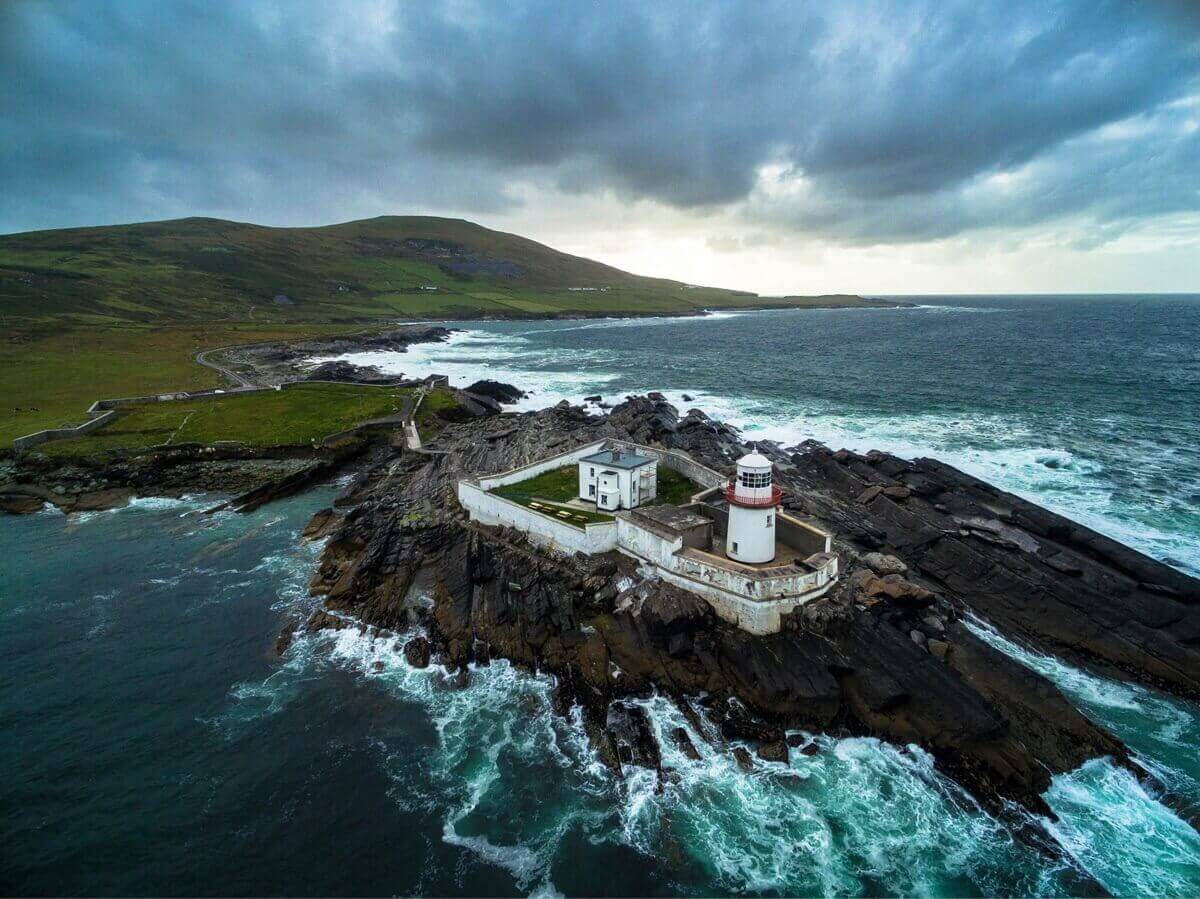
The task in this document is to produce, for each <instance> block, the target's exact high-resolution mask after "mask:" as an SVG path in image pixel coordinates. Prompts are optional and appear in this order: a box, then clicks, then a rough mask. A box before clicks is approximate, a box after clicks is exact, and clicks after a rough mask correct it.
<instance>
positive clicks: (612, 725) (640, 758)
mask: <svg viewBox="0 0 1200 899" xmlns="http://www.w3.org/2000/svg"><path fill="white" fill-rule="evenodd" d="M606 729H607V731H608V733H609V735H610V736H611V737H612V739H613V742H614V743H615V745H616V747H617V756H618V758H620V760H621V763H622V764H624V765H637V766H639V767H641V768H650V769H652V770H655V771H659V770H661V769H662V756H661V753H660V752H659V748H658V741H657V740H656V739H655V738H654V729H653V728H652V727H651V726H650V719H649V718H648V717H647V715H646V710H645V709H643V708H642V707H641V706H638V705H631V704H628V703H620V702H616V703H613V704H612V705H611V706H610V707H609V710H608V719H607V727H606Z"/></svg>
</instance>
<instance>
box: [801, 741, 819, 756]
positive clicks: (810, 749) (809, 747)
mask: <svg viewBox="0 0 1200 899" xmlns="http://www.w3.org/2000/svg"><path fill="white" fill-rule="evenodd" d="M820 751H821V747H820V746H818V745H817V743H816V741H815V740H813V741H812V742H810V743H805V744H804V745H803V746H801V747H800V754H801V755H809V756H812V755H816V754H817V753H818V752H820Z"/></svg>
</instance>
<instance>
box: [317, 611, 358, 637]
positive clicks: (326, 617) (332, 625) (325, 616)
mask: <svg viewBox="0 0 1200 899" xmlns="http://www.w3.org/2000/svg"><path fill="white" fill-rule="evenodd" d="M357 626H358V622H356V621H354V619H352V618H343V617H341V616H339V615H334V614H333V613H331V612H328V611H326V610H325V609H318V610H317V611H315V612H313V613H312V614H311V615H309V616H308V621H306V622H305V623H304V629H305V630H306V631H309V632H310V633H315V632H316V631H340V630H344V629H345V628H348V627H357Z"/></svg>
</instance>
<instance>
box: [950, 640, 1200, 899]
mask: <svg viewBox="0 0 1200 899" xmlns="http://www.w3.org/2000/svg"><path fill="white" fill-rule="evenodd" d="M966 623H967V627H969V628H970V629H971V631H972V632H974V633H975V634H976V635H977V636H979V637H980V638H981V639H982V640H984V641H985V642H987V643H989V644H990V645H992V646H993V647H995V648H996V649H999V650H1000V651H1001V652H1004V653H1006V654H1007V655H1009V656H1011V657H1013V658H1014V659H1016V660H1017V661H1019V662H1021V663H1022V664H1024V665H1026V666H1027V667H1029V668H1032V669H1033V670H1034V671H1037V672H1038V673H1039V674H1042V675H1043V676H1045V677H1046V678H1048V679H1049V680H1051V681H1053V682H1054V683H1055V684H1056V685H1057V686H1058V687H1059V688H1060V689H1061V690H1062V691H1063V692H1064V693H1066V694H1067V695H1069V696H1070V697H1071V698H1073V699H1074V700H1075V701H1076V702H1078V703H1079V704H1080V706H1081V707H1082V708H1083V710H1084V711H1085V712H1087V714H1088V715H1089V716H1090V717H1091V718H1093V719H1094V720H1096V721H1097V722H1099V723H1100V724H1102V725H1104V726H1106V727H1108V728H1109V729H1111V730H1112V731H1113V732H1114V733H1116V734H1117V736H1119V737H1121V738H1123V739H1125V740H1126V741H1128V742H1130V744H1131V745H1132V746H1133V747H1134V748H1135V749H1141V750H1143V751H1147V750H1148V751H1151V752H1153V753H1154V756H1155V758H1150V757H1148V756H1146V755H1141V756H1135V761H1137V762H1138V764H1140V765H1141V767H1143V768H1145V769H1146V770H1147V771H1149V772H1150V773H1151V774H1153V775H1154V776H1155V778H1156V779H1157V780H1158V781H1159V782H1160V783H1162V784H1164V785H1165V786H1166V787H1167V789H1169V790H1171V791H1172V792H1175V793H1177V794H1179V795H1180V796H1181V797H1182V798H1183V799H1184V801H1185V802H1190V803H1195V802H1196V801H1197V800H1200V782H1198V781H1197V780H1196V778H1195V776H1194V775H1193V773H1191V772H1188V771H1185V770H1182V769H1181V768H1178V767H1173V766H1171V765H1169V764H1167V763H1166V762H1165V761H1163V759H1164V758H1168V757H1173V756H1174V757H1176V758H1180V759H1193V753H1194V748H1193V747H1194V745H1195V741H1196V739H1197V737H1200V715H1198V714H1197V712H1196V710H1195V709H1194V708H1192V707H1190V706H1188V705H1187V704H1185V703H1183V702H1181V701H1176V700H1171V699H1168V698H1166V697H1163V696H1159V695H1157V694H1155V693H1153V692H1151V691H1150V690H1147V689H1144V688H1142V687H1139V686H1137V685H1134V684H1125V683H1120V682H1117V681H1112V680H1108V679H1107V678H1102V677H1097V676H1096V675H1093V674H1089V673H1087V672H1085V671H1081V670H1079V669H1078V668H1075V667H1073V666H1071V665H1067V664H1066V663H1064V662H1062V661H1060V660H1058V659H1056V658H1054V657H1052V656H1048V655H1045V654H1043V653H1038V652H1034V651H1032V650H1029V649H1027V648H1025V647H1023V646H1020V645H1019V644H1017V643H1015V642H1013V641H1012V640H1009V639H1007V638H1006V637H1004V636H1003V635H1001V634H1000V633H998V632H997V631H996V630H995V629H994V628H992V627H991V626H990V625H988V624H987V623H986V622H983V621H981V620H979V619H977V618H971V619H968V620H967V622H966ZM1046 802H1047V804H1048V805H1049V806H1050V807H1051V808H1052V809H1053V810H1054V812H1055V813H1056V815H1057V816H1058V820H1057V821H1049V820H1047V821H1045V822H1043V823H1044V825H1045V827H1046V829H1047V830H1048V831H1049V832H1050V833H1051V834H1052V835H1053V836H1054V838H1055V839H1056V840H1058V842H1059V843H1060V845H1061V846H1062V847H1063V850H1064V851H1065V852H1066V853H1068V854H1069V855H1070V856H1071V857H1072V858H1074V859H1076V860H1077V861H1078V862H1079V864H1080V866H1081V867H1082V868H1084V869H1085V870H1086V871H1088V873H1090V874H1091V875H1092V876H1093V877H1095V878H1096V879H1097V880H1098V881H1100V883H1102V884H1103V885H1104V886H1105V888H1106V889H1108V890H1109V891H1111V892H1112V893H1113V894H1114V895H1137V894H1143V895H1179V896H1182V895H1190V894H1193V893H1194V892H1195V891H1196V889H1197V885H1200V834H1197V833H1196V831H1195V830H1194V829H1193V828H1192V827H1191V826H1190V825H1189V824H1187V823H1186V822H1185V821H1183V820H1182V819H1181V818H1179V816H1178V815H1177V814H1176V813H1175V812H1173V811H1172V810H1171V809H1169V808H1168V807H1167V806H1166V805H1164V804H1163V803H1162V802H1161V801H1159V798H1158V797H1155V796H1153V795H1151V794H1150V793H1148V792H1147V790H1146V788H1145V787H1143V786H1142V784H1140V783H1138V781H1137V779H1136V778H1134V777H1133V775H1132V774H1131V773H1130V772H1129V771H1127V770H1125V769H1124V768H1120V767H1117V766H1116V765H1114V764H1113V763H1112V761H1111V760H1109V759H1094V760H1092V761H1090V762H1087V763H1085V764H1084V765H1083V766H1082V767H1080V768H1079V769H1077V770H1075V771H1072V772H1069V773H1067V774H1060V775H1058V776H1056V777H1055V778H1054V780H1053V783H1052V785H1051V788H1050V789H1049V790H1048V791H1047V793H1046Z"/></svg>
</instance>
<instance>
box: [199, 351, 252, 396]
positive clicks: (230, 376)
mask: <svg viewBox="0 0 1200 899" xmlns="http://www.w3.org/2000/svg"><path fill="white" fill-rule="evenodd" d="M233 346H240V344H233V345H231V346H221V347H216V348H214V349H211V350H204V351H203V352H200V353H197V354H196V361H197V362H198V363H200V364H201V365H203V366H204V367H205V368H211V369H212V370H213V371H216V372H220V373H221V375H223V376H224V377H225V378H226V379H227V380H229V381H231V382H232V383H233V384H234V386H235V387H257V386H258V385H257V384H255V383H254V382H253V381H251V380H250V379H248V378H246V377H244V376H243V375H240V374H238V373H237V372H236V371H234V370H233V369H231V368H226V367H225V366H224V365H218V364H217V363H216V362H210V361H209V360H208V354H209V353H219V352H221V351H222V350H229V349H232V348H233Z"/></svg>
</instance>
